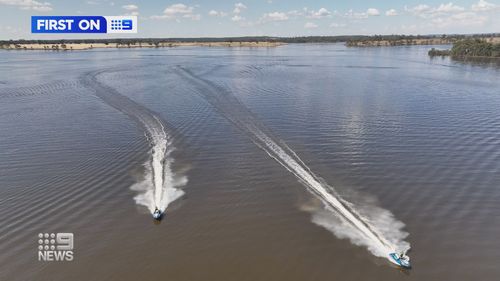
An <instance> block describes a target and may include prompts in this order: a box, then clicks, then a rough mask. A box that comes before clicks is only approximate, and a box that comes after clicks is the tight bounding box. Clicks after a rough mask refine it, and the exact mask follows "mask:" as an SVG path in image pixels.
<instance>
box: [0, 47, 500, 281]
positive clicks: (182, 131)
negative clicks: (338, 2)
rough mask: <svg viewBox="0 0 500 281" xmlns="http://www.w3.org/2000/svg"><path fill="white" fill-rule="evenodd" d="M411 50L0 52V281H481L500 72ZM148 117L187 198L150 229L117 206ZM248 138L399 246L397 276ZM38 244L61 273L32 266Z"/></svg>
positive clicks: (139, 160)
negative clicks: (166, 145)
mask: <svg viewBox="0 0 500 281" xmlns="http://www.w3.org/2000/svg"><path fill="white" fill-rule="evenodd" d="M427 49H428V48H427V47H425V46H423V47H401V48H398V47H395V48H373V49H347V48H345V47H344V46H341V45H288V46H283V47H279V48H273V49H246V48H242V49H237V48H235V49H226V48H175V49H157V50H94V51H85V52H64V53H54V52H6V51H2V52H0V280H68V279H72V280H158V279H161V280H332V279H334V280H336V279H338V280H374V279H377V280H472V279H474V280H497V279H498V278H499V277H500V269H499V268H498V266H497V265H498V263H499V262H500V252H499V251H498V250H499V249H500V243H499V242H498V233H500V189H499V188H498V183H499V182H500V114H499V112H500V111H499V110H500V95H499V93H500V82H499V80H498V77H499V74H500V70H499V69H498V67H497V66H492V65H485V64H478V63H460V62H453V61H449V60H448V59H444V60H441V59H438V60H430V59H429V58H428V57H427V56H426V52H427ZM186 71H187V72H186ZM186 73H187V74H186ZM89 75H95V77H97V78H96V80H92V79H88V77H89ZM218 95H221V97H223V99H217V98H216V97H218ZM233 98H235V99H237V100H238V101H239V102H241V103H236V102H235V101H234V100H232V99H233ZM246 110H248V111H246ZM137 116H139V117H137ZM144 116H146V117H144ZM149 116H156V117H157V118H158V120H161V122H162V124H163V125H164V129H165V132H166V134H167V135H168V138H169V140H171V141H172V143H171V144H170V145H171V147H175V148H176V150H175V151H174V152H172V154H171V155H170V158H169V159H171V160H172V161H173V162H172V163H171V165H172V166H171V171H172V173H173V174H172V175H171V178H172V180H173V181H174V182H176V181H178V180H180V179H181V178H182V179H184V180H185V179H187V183H185V182H184V183H183V184H179V185H178V186H176V188H178V189H179V190H182V191H183V192H184V195H183V196H182V197H180V198H179V199H177V200H175V201H173V202H171V203H170V204H169V205H168V208H167V209H166V216H165V218H164V219H163V220H162V222H161V223H159V224H155V223H154V222H153V221H152V219H151V216H150V214H149V212H148V210H147V208H146V207H145V206H143V205H140V204H137V203H136V202H135V201H134V198H136V197H137V195H138V191H137V190H132V189H131V187H132V186H134V185H137V183H140V182H144V181H146V182H147V180H148V173H149V172H148V169H149V167H148V163H150V161H151V142H150V141H151V140H150V138H147V137H146V136H147V132H145V131H147V129H148V128H147V126H141V122H142V121H144V120H145V119H144V118H146V119H147V118H149ZM142 117H144V118H143V119H141V118H142ZM245 122H247V123H250V122H251V124H254V125H252V126H250V127H251V128H250V127H248V126H246V125H245V124H246V123H245ZM252 128H258V129H259V130H262V131H263V132H265V133H266V134H268V135H272V139H273V140H275V141H276V142H277V143H279V144H280V145H282V146H284V144H282V143H281V142H286V144H287V145H288V147H289V148H290V149H292V150H293V151H294V152H295V153H296V155H297V157H300V159H301V160H302V161H303V162H304V163H305V164H306V165H307V167H308V168H309V169H310V170H311V171H312V172H313V173H314V174H315V175H317V176H318V177H321V178H322V179H323V181H324V182H326V183H328V184H329V185H330V186H332V187H334V188H335V190H336V192H337V193H338V195H339V196H341V198H345V199H346V200H348V201H349V202H352V203H353V205H352V206H353V208H354V209H355V210H356V211H357V212H359V213H360V214H361V215H363V217H365V218H366V219H367V221H368V223H369V224H370V225H371V226H373V227H374V228H375V229H376V230H377V231H379V233H381V234H382V236H384V238H387V239H389V240H390V241H391V242H394V243H396V244H397V243H398V242H401V243H403V242H407V243H410V244H411V247H412V251H411V252H410V256H411V258H412V265H413V269H412V270H410V271H406V272H403V271H400V270H398V269H396V268H394V267H392V266H391V265H390V264H389V262H388V261H387V260H386V259H385V258H382V257H377V256H375V255H374V254H373V253H374V252H376V251H375V250H374V249H373V248H370V247H369V246H370V243H369V242H366V241H362V240H359V239H358V238H359V237H357V235H359V234H356V233H354V232H353V230H352V229H351V228H349V227H347V226H345V225H343V223H342V221H341V220H339V218H338V217H337V216H335V215H333V214H330V212H329V211H324V206H323V204H322V203H321V201H320V200H318V199H317V197H316V196H314V194H311V192H308V189H307V188H306V186H305V185H304V184H303V183H301V182H299V181H298V179H297V176H294V174H292V173H290V172H289V170H287V167H286V165H285V166H283V165H280V164H279V163H278V162H277V161H275V159H273V158H272V157H270V155H269V154H268V153H269V152H268V153H266V150H265V149H264V150H263V149H262V148H259V146H258V145H262V143H259V140H258V139H256V137H255V134H253V133H254V131H252V130H251V129H252ZM271 154H272V152H271ZM271 156H272V155H271ZM165 177H166V176H165ZM139 193H140V192H139ZM139 203H140V202H139ZM391 214H392V215H391ZM382 215H387V216H385V217H384V216H382ZM380 218H386V220H383V221H379V220H378V219H380ZM384 222H385V223H384ZM56 232H71V233H73V234H74V260H73V261H63V262H56V261H52V262H46V261H39V260H38V246H39V245H38V234H39V233H56ZM405 233H408V234H409V235H408V236H406V237H405ZM356 244H359V245H356ZM367 245H368V247H367Z"/></svg>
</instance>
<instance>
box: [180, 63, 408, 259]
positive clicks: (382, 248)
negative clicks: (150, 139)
mask: <svg viewBox="0 0 500 281" xmlns="http://www.w3.org/2000/svg"><path fill="white" fill-rule="evenodd" d="M176 69H177V73H178V74H179V75H180V76H181V77H183V78H184V79H187V80H188V81H189V82H191V85H193V86H194V87H195V89H194V90H195V91H196V93H197V94H199V95H200V96H202V97H203V98H204V99H206V100H207V101H208V102H209V103H210V104H211V105H212V106H214V107H215V108H216V109H217V110H218V111H219V112H220V113H221V114H222V115H223V116H224V117H225V118H226V119H228V120H229V121H230V122H231V123H233V124H234V125H235V126H237V127H238V128H239V129H240V130H242V131H243V132H244V133H245V134H246V135H247V136H249V137H250V139H251V140H252V141H253V142H254V143H255V144H256V145H257V146H259V147H260V148H261V149H262V150H264V151H265V152H266V153H267V154H268V155H269V156H270V157H271V158H273V159H274V160H276V161H277V162H278V163H279V164H281V165H282V166H283V167H285V168H286V169H287V170H288V171H289V172H291V173H292V174H293V175H294V176H295V177H296V178H297V179H298V180H299V181H300V182H301V183H302V184H303V185H304V186H306V187H307V190H308V191H309V192H311V193H312V194H314V195H315V196H316V198H319V199H320V200H321V202H322V203H323V204H322V205H323V208H321V209H319V210H318V209H315V211H314V214H313V222H314V223H316V224H319V225H321V226H323V227H325V228H327V229H328V230H330V231H332V232H333V233H334V234H335V235H336V236H337V237H339V238H348V239H350V240H351V242H352V243H354V244H356V245H364V246H366V247H367V248H368V249H369V251H370V252H372V253H373V254H374V255H376V256H380V257H385V258H388V255H389V253H392V252H395V251H396V252H399V251H405V250H407V249H409V246H410V245H409V243H408V242H406V241H404V238H405V237H406V236H407V235H408V234H407V233H405V232H404V231H402V228H403V227H404V224H403V223H402V222H399V221H397V220H396V219H395V218H394V216H393V215H392V213H391V212H389V211H387V210H384V209H382V208H379V207H376V206H375V205H373V204H372V205H367V206H364V207H363V208H358V207H357V206H355V205H354V204H353V203H351V202H347V201H346V200H344V199H342V198H341V197H340V196H339V195H338V193H337V192H336V191H335V189H334V188H333V187H332V186H330V185H328V184H327V183H325V182H324V181H323V180H322V179H321V178H319V177H317V176H316V175H315V174H314V173H313V172H312V171H311V170H310V169H309V167H308V166H307V165H306V164H305V163H304V162H302V160H301V159H300V158H299V157H298V156H297V154H295V152H294V151H293V150H292V149H291V148H289V147H288V146H287V145H286V144H285V143H284V142H283V141H281V140H280V139H278V138H276V137H274V136H273V135H272V134H271V132H270V131H269V130H268V129H267V128H266V126H264V125H263V124H261V122H260V121H259V120H258V119H257V118H255V117H254V115H253V113H251V111H250V110H249V109H248V108H247V107H246V106H245V105H244V104H242V103H241V102H240V101H239V100H238V99H237V98H236V97H235V96H233V95H232V94H231V93H230V92H229V91H228V90H227V89H226V88H224V87H222V86H220V85H217V84H215V83H213V82H211V81H208V80H206V79H203V78H201V77H199V76H197V75H195V74H194V73H193V72H191V71H190V70H188V69H185V68H182V67H177V68H176Z"/></svg>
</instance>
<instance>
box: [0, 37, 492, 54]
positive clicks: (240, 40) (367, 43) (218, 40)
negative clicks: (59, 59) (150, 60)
mask: <svg viewBox="0 0 500 281" xmlns="http://www.w3.org/2000/svg"><path fill="white" fill-rule="evenodd" d="M466 38H473V39H482V40H485V41H487V42H490V43H500V33H489V34H469V35H461V34H450V35H447V34H443V35H373V36H365V35H342V36H302V37H269V36H259V37H255V36H248V37H206V38H109V39H61V40H23V39H20V40H3V41H0V49H7V50H57V51H59V50H87V49H93V48H160V47H180V46H206V47H277V46H280V45H283V44H288V43H345V44H346V46H348V47H382V46H405V45H444V44H453V43H454V42H456V41H458V40H461V39H466Z"/></svg>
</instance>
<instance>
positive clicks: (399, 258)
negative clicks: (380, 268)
mask: <svg viewBox="0 0 500 281" xmlns="http://www.w3.org/2000/svg"><path fill="white" fill-rule="evenodd" d="M389 260H390V261H391V262H392V263H394V264H396V265H398V266H400V267H402V268H411V264H410V257H409V256H407V255H406V253H405V252H401V253H400V254H399V255H398V254H396V253H390V254H389Z"/></svg>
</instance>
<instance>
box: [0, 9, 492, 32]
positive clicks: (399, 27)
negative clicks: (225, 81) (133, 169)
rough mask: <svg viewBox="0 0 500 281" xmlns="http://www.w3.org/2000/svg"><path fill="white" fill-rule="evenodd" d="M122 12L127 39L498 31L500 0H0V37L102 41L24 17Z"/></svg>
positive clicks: (120, 13)
mask: <svg viewBox="0 0 500 281" xmlns="http://www.w3.org/2000/svg"><path fill="white" fill-rule="evenodd" d="M127 14H129V15H137V16H138V20H139V25H138V26H139V32H138V34H136V35H134V36H132V37H201V36H210V37H213V36H252V35H269V36H302V35H345V34H441V33H489V32H500V0H472V1H468V0H463V1H454V2H447V1H444V2H443V1H440V0H403V1H394V0H389V1H383V2H382V1H368V0H364V1H362V0H352V1H332V0H330V1H326V0H318V1H305V0H292V1H284V0H236V1H229V0H218V1H201V0H199V1H192V0H176V1H165V0H147V1H138V0H130V1H129V0H87V1H85V0H83V1H70V0H36V1H35V0H0V39H20V38H25V39H31V38H36V39H43V38H88V37H92V38H105V37H110V35H109V34H108V35H96V34H94V35H92V36H89V35H79V34H68V35H57V36H55V35H47V34H38V35H35V34H30V16H32V15H106V16H114V15H127ZM120 37H124V35H121V36H120Z"/></svg>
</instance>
